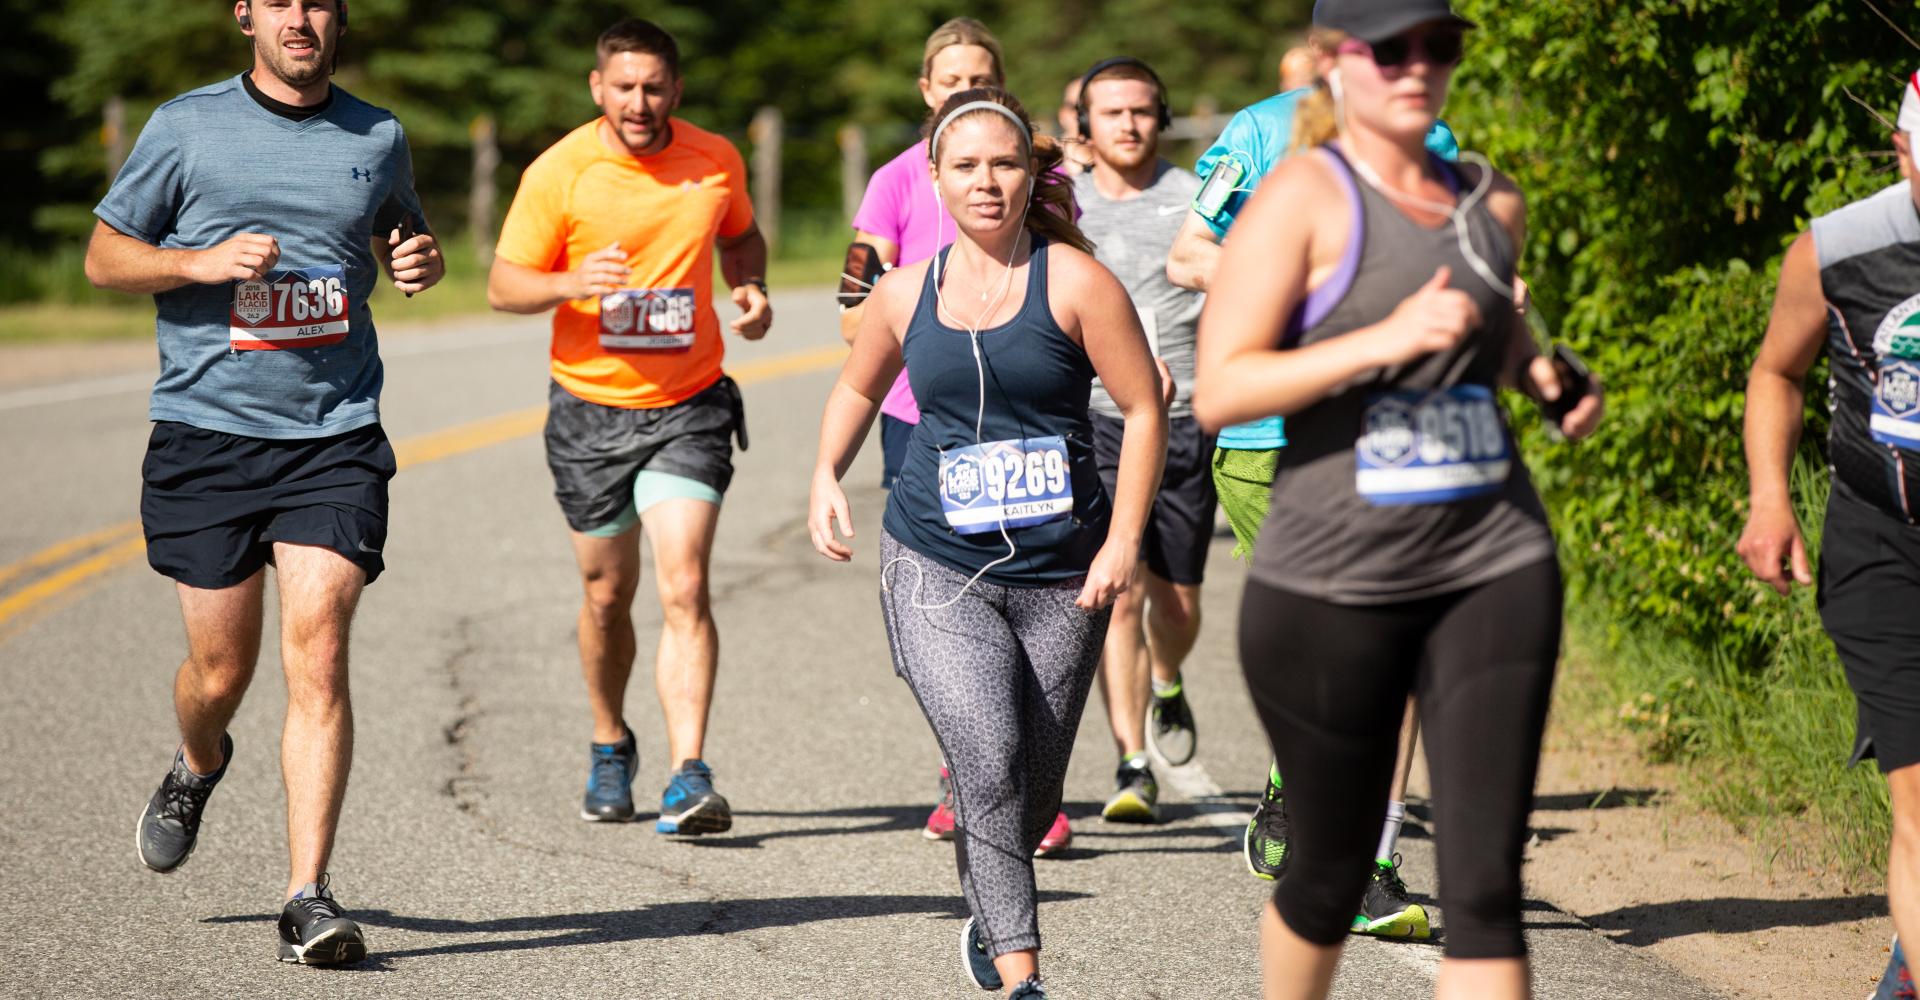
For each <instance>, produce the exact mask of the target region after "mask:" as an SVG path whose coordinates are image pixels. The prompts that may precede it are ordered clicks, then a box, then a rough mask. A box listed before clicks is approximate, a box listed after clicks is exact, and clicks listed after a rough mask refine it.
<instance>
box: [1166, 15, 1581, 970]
mask: <svg viewBox="0 0 1920 1000" xmlns="http://www.w3.org/2000/svg"><path fill="white" fill-rule="evenodd" d="M1470 27H1472V24H1471V23H1470V22H1467V21H1465V20H1464V19H1462V18H1460V17H1458V16H1456V15H1455V14H1453V12H1452V11H1451V10H1450V9H1449V7H1448V5H1447V2H1446V0H1321V2H1320V3H1319V4H1317V5H1316V7H1315V11H1314V37H1313V44H1314V47H1315V49H1316V50H1317V52H1318V53H1319V55H1320V59H1321V69H1322V73H1323V76H1324V78H1325V79H1326V81H1327V82H1326V84H1325V86H1324V87H1323V90H1322V92H1321V94H1320V99H1321V100H1320V103H1321V105H1322V106H1323V107H1324V108H1325V110H1326V111H1327V112H1329V113H1330V117H1331V119H1332V122H1331V124H1332V126H1334V128H1337V134H1338V142H1329V141H1327V139H1328V136H1326V135H1325V134H1319V135H1314V134H1311V133H1310V132H1307V131H1301V132H1299V133H1297V134H1296V137H1295V139H1296V143H1297V144H1299V145H1301V146H1309V147H1315V148H1314V149H1312V150H1311V151H1310V152H1302V153H1301V155H1297V156H1293V157H1290V158H1289V159H1287V160H1286V161H1285V162H1283V163H1282V164H1281V165H1280V166H1279V167H1277V168H1276V169H1275V170H1274V171H1273V172H1272V173H1271V174H1269V175H1268V176H1267V178H1266V179H1265V180H1264V181H1263V182H1262V184H1261V185H1260V187H1259V189H1258V190H1257V191H1256V192H1255V193H1254V195H1253V197H1252V198H1251V199H1250V200H1249V202H1248V205H1247V208H1246V210H1245V211H1244V212H1243V213H1242V215H1241V216H1240V219H1239V221H1238V222H1237V224H1236V225H1235V226H1234V230H1233V239H1232V240H1230V241H1228V243H1227V244H1226V247H1225V250H1224V252H1223V256H1222V258H1221V261H1220V268H1219V271H1218V273H1217V274H1216V275H1215V279H1214V282H1213V285H1212V287H1211V290H1210V293H1209V295H1208V301H1207V305H1206V311H1205V313H1204V314H1203V315H1202V318H1201V329H1200V338H1199V349H1198V358H1197V362H1198V363H1197V372H1196V380H1195V390H1194V412H1195V414H1196V415H1197V416H1198V417H1199V418H1200V420H1201V421H1202V422H1203V423H1205V424H1209V425H1213V426H1220V425H1225V424H1237V423H1243V422H1245V421H1248V420H1253V419H1258V418H1261V417H1267V416H1272V415H1275V414H1279V415H1282V416H1284V417H1286V420H1287V438H1288V444H1287V447H1286V449H1285V450H1284V451H1283V452H1282V454H1281V456H1280V467H1279V471H1278V473H1277V475H1276V476H1275V480H1274V492H1273V503H1272V506H1271V508H1270V510H1269V512H1268V515H1267V520H1266V522H1265V524H1263V526H1262V527H1261V530H1260V536H1259V542H1258V544H1257V546H1256V548H1255V551H1254V560H1253V569H1252V572H1251V573H1250V579H1249V580H1248V582H1247V590H1246V596H1245V598H1244V600H1243V604H1242V607H1241V614H1240V651H1241V660H1242V669H1243V670H1244V672H1245V674H1246V678H1247V683H1248V687H1249V689H1250V691H1251V693H1252V695H1253V699H1254V703H1255V707H1256V708H1257V709H1258V710H1259V712H1260V715H1261V720H1262V722H1263V723H1264V724H1265V726H1266V729H1267V735H1268V738H1269V741H1270V742H1271V743H1272V744H1273V750H1274V755H1275V759H1276V760H1277V761H1278V762H1279V765H1280V773H1281V774H1282V775H1283V776H1285V778H1286V786H1285V790H1284V794H1285V808H1286V809H1287V811H1288V814H1289V816H1290V819H1291V833H1292V843H1291V845H1290V856H1289V859H1288V860H1289V870H1288V873H1287V875H1286V876H1285V877H1284V878H1282V879H1281V880H1280V881H1279V883H1278V884H1277V886H1276V888H1275V890H1274V898H1273V903H1272V904H1271V905H1270V906H1269V907H1268V908H1267V909H1266V911H1265V913H1264V915H1263V919H1262V923H1261V946H1262V947H1261V951H1262V964H1263V971H1264V975H1265V980H1266V989H1267V996H1268V997H1270V998H1272V997H1288V998H1294V997H1324V996H1326V995H1327V993H1328V991H1329V990H1330V989H1331V986H1332V980H1333V973H1334V968H1335V965H1336V964H1337V962H1338V960H1339V955H1340V946H1341V943H1342V942H1343V941H1344V939H1345V938H1346V936H1347V934H1348V933H1349V930H1350V929H1352V928H1353V927H1354V926H1355V924H1356V923H1357V922H1358V918H1355V917H1354V913H1355V912H1356V910H1357V909H1358V907H1359V904H1360V902H1361V899H1362V893H1363V890H1364V889H1365V888H1366V885H1367V880H1368V879H1369V877H1370V875H1371V873H1372V870H1373V869H1375V868H1377V867H1378V864H1377V863H1376V859H1375V858H1374V857H1373V855H1372V851H1371V847H1372V844H1371V841H1370V834H1371V833H1372V832H1373V831H1374V830H1376V829H1378V824H1379V817H1380V814H1381V809H1382V807H1383V806H1384V805H1385V801H1386V796H1387V789H1388V783H1389V781H1390V779H1391V775H1392V768H1393V762H1394V751H1395V740H1394V736H1395V733H1396V732H1397V731H1398V729H1399V726H1400V721H1401V717H1402V710H1403V708H1404V707H1405V705H1406V701H1407V697H1408V695H1409V694H1410V693H1411V694H1413V695H1415V696H1416V697H1417V699H1418V703H1419V712H1420V716H1421V718H1422V720H1423V721H1424V724H1425V728H1426V734H1425V735H1426V746H1427V758H1428V763H1429V770H1430V772H1431V774H1432V802H1433V809H1434V822H1435V826H1436V844H1437V848H1438V852H1437V853H1438V861H1439V874H1440V904H1441V909H1442V911H1443V914H1444V916H1445V925H1446V941H1445V948H1446V954H1447V961H1445V962H1444V963H1442V965H1441V972H1440V976H1439V980H1438V983H1437V984H1436V991H1435V995H1436V996H1438V997H1442V998H1454V1000H1458V998H1467V997H1472V998H1496V1000H1520V998H1523V997H1526V996H1528V995H1529V993H1530V984H1529V972H1528V967H1527V961H1526V945H1525V941H1524V939H1523V937H1522V933H1521V919H1520V917H1521V911H1520V907H1521V891H1520V889H1521V882H1520V863H1521V853H1522V848H1523V845H1524V844H1525V841H1526V837H1527V813H1528V809H1529V808H1530V806H1531V803H1532V795H1533V783H1534V776H1535V771H1536V769H1537V766H1538V761H1539V750H1540V736H1541V732H1542V728H1543V726H1544V724H1545V721H1546V712H1547V704H1548V698H1549V695H1550V692H1551V690H1552V681H1553V672H1554V665H1555V661H1556V659H1557V657H1558V653H1559V641H1560V620H1561V608H1560V574H1559V567H1558V563H1557V560H1556V557H1555V551H1554V544H1553V536H1552V533H1551V531H1550V530H1549V528H1548V526H1547V517H1546V513H1545V511H1544V510H1543V509H1542V507H1541V505H1540V500H1539V497H1538V496H1537V495H1536V494H1535V492H1534V489H1533V486H1532V483H1531V482H1530V481H1529V479H1528V478H1527V474H1526V467H1525V465H1524V463H1523V462H1522V461H1521V458H1520V456H1519V454H1518V452H1517V449H1516V448H1515V446H1514V440H1513V435H1512V433H1511V432H1510V430H1509V429H1508V427H1507V422H1506V414H1505V412H1504V410H1503V409H1502V408H1501V403H1500V399H1499V397H1498V395H1497V391H1498V390H1499V389H1500V388H1502V387H1516V388H1526V389H1531V390H1532V391H1534V392H1535V393H1536V394H1537V395H1540V396H1549V397H1551V396H1554V395H1557V391H1555V390H1556V389H1557V384H1555V383H1554V380H1553V378H1552V376H1553V372H1552V366H1551V365H1549V364H1548V363H1546V362H1544V361H1541V360H1540V359H1538V358H1537V357H1534V355H1535V354H1536V352H1535V350H1534V348H1533V343H1532V341H1531V339H1530V337H1529V336H1528V335H1527V333H1526V329H1525V324H1524V322H1523V320H1522V317H1521V316H1520V313H1519V312H1517V311H1516V309H1515V304H1514V299H1515V295H1514V289H1515V282H1514V266H1515V263H1516V261H1517V260H1518V259H1519V255H1520V249H1521V246H1522V243H1523V241H1524V239H1525V236H1526V225H1525V213H1524V207H1523V203H1522V200H1521V196H1520V192H1519V190H1518V189H1517V188H1515V187H1514V186H1513V184H1512V182H1510V181H1508V180H1507V179H1506V178H1505V177H1502V176H1500V175H1499V174H1497V173H1496V172H1494V171H1493V170H1492V168H1491V167H1490V166H1488V165H1486V162H1485V161H1484V160H1481V161H1480V163H1479V165H1478V166H1477V167H1473V168H1460V169H1455V168H1453V167H1451V166H1450V165H1448V164H1445V163H1443V162H1442V161H1440V160H1438V159H1437V158H1435V157H1433V156H1432V155H1431V154H1429V153H1428V152H1427V150H1426V149H1425V147H1424V144H1423V140H1424V138H1425V136H1426V134H1427V131H1428V129H1430V128H1431V127H1432V125H1433V122H1434V118H1435V115H1436V114H1437V113H1438V111H1439V109H1440V106H1441V104H1442V103H1443V102H1444V101H1445V98H1446V88H1447V83H1448V80H1449V78H1450V76H1451V73H1452V70H1453V67H1454V66H1455V64H1456V63H1458V61H1459V58H1460V54H1461V39H1462V34H1463V31H1464V29H1467V28H1470ZM1312 117H1313V116H1311V115H1303V116H1302V119H1301V120H1302V122H1309V123H1310V121H1311V119H1312ZM1309 127H1310V126H1309ZM1334 128H1329V129H1327V130H1326V131H1333V130H1334ZM1549 385H1554V388H1553V389H1549V388H1548V386H1549ZM1599 411H1600V400H1599V398H1598V394H1597V393H1594V394H1592V395H1591V396H1590V398H1585V399H1583V400H1582V401H1581V402H1580V403H1579V404H1578V406H1577V407H1576V408H1575V409H1574V410H1573V411H1572V412H1571V413H1569V414H1567V415H1566V417H1565V418H1564V420H1563V421H1562V423H1561V427H1562V429H1563V430H1564V431H1565V432H1566V433H1567V434H1568V436H1569V437H1580V436H1583V435H1584V434H1586V433H1588V432H1591V431H1592V430H1593V428H1594V426H1595V424H1596V423H1597V421H1598V419H1599ZM1356 792H1358V793H1359V794H1356ZM1397 864H1398V861H1397V859H1388V860H1387V861H1386V862H1385V865H1386V866H1387V867H1388V868H1392V867H1397Z"/></svg>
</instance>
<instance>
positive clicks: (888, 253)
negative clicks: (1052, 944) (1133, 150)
mask: <svg viewBox="0 0 1920 1000" xmlns="http://www.w3.org/2000/svg"><path fill="white" fill-rule="evenodd" d="M1005 85H1006V73H1005V71H1004V70H1003V69H1002V63H1001V58H1000V40H999V39H997V38H995V37H994V36H993V32H991V31H988V30H987V26H986V25H984V24H981V23H980V22H979V21H976V20H974V19H973V18H970V17H956V18H954V19H953V20H951V21H948V22H947V23H945V24H943V25H941V26H940V27H938V28H936V29H934V32H933V34H931V35H928V36H927V47H926V54H925V55H924V56H923V57H922V58H921V61H920V96H921V97H922V98H923V99H925V101H926V102H927V107H929V108H937V107H940V106H941V105H942V104H945V103H946V101H947V98H949V97H952V96H953V95H954V94H957V93H959V92H961V91H963V90H971V89H973V88H975V87H1003V86H1005ZM942 223H944V224H945V226H944V227H945V232H941V231H940V230H941V228H942ZM954 235H955V234H954V228H953V224H952V222H951V221H950V220H947V219H946V210H945V209H944V208H942V207H941V205H940V201H939V198H938V197H936V196H935V194H934V190H933V181H932V175H931V174H930V173H929V172H928V169H927V144H926V141H925V140H921V141H920V142H916V143H914V144H913V145H912V146H911V147H909V148H908V149H906V150H905V151H904V152H902V153H901V154H900V155H899V156H896V157H894V158H893V159H891V160H889V161H887V163H886V165H885V166H883V167H881V168H880V169H878V170H876V171H874V172H873V177H872V178H871V179H869V180H868V181H867V193H866V194H865V195H864V196H863V197H862V198H861V199H860V210H859V211H858V212H855V213H854V215H853V241H854V244H855V247H854V248H853V250H852V252H850V253H849V254H848V261H849V262H850V263H851V262H853V261H854V260H855V259H856V258H857V257H863V256H865V253H864V251H860V250H858V245H859V244H862V243H864V244H866V245H867V246H869V247H871V248H873V256H874V257H877V258H878V260H879V263H880V265H881V266H884V267H889V268H892V267H901V266H904V265H907V264H914V263H918V262H919V261H922V260H925V259H927V258H929V257H932V256H933V255H934V254H935V253H936V252H937V251H939V249H940V247H941V245H942V244H943V243H950V242H952V241H953V238H954ZM847 273H848V274H849V275H852V276H853V277H855V278H858V277H860V275H859V274H858V272H856V271H854V270H853V268H851V267H850V268H849V269H848V272H847ZM854 287H856V288H857V287H858V284H857V283H856V284H855V286H854ZM842 301H843V302H844V301H845V300H844V299H843V300H842ZM865 309H866V307H865V305H864V304H862V305H843V306H842V307H841V311H840V336H841V337H842V338H844V339H845V340H846V341H847V342H848V343H849V344H851V343H852V342H853V334H854V331H855V330H858V329H859V328H860V315H861V313H862V312H864V311H865ZM919 422H920V408H919V407H918V406H917V405H915V404H914V401H913V390H912V389H909V388H908V387H907V373H906V371H905V370H902V371H901V372H900V377H899V378H897V379H895V380H894V383H893V388H892V389H889V390H888V391H887V398H886V399H885V400H883V401H882V402H881V404H880V451H881V455H882V456H883V459H882V461H883V464H882V471H881V474H880V485H881V486H882V487H887V488H891V487H892V485H893V478H894V476H895V475H896V474H898V473H899V471H900V463H901V460H902V458H903V457H904V456H905V455H906V453H907V439H908V437H909V436H910V435H912V433H913V428H914V425H916V424H918V423H919ZM922 834H923V835H924V836H925V837H926V838H927V839H928V840H952V839H953V793H952V791H951V790H950V786H949V784H948V781H947V769H946V768H945V767H942V768H941V769H940V803H939V804H938V805H936V806H934V808H933V813H932V814H931V815H929V816H928V817H927V826H926V829H925V830H924V831H922ZM1072 836H1073V833H1072V830H1071V829H1069V828H1068V826H1067V815H1066V813H1061V814H1060V815H1058V816H1056V817H1054V821H1053V828H1052V829H1051V830H1048V831H1047V835H1046V838H1045V839H1044V840H1042V841H1041V843H1040V849H1039V850H1037V851H1035V852H1034V853H1035V854H1036V855H1042V856H1044V855H1047V854H1051V853H1053V852H1055V851H1058V850H1061V849H1062V848H1065V847H1066V846H1067V842H1068V841H1069V840H1070V839H1071V838H1072Z"/></svg>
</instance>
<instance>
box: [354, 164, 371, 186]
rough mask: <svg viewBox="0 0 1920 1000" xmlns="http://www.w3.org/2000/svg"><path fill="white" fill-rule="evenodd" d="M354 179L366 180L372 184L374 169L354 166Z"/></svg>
mask: <svg viewBox="0 0 1920 1000" xmlns="http://www.w3.org/2000/svg"><path fill="white" fill-rule="evenodd" d="M353 179H354V180H356V181H366V182H367V183H368V184H372V183H373V171H371V170H362V169H360V168H359V167H354V168H353Z"/></svg>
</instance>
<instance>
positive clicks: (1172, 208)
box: [1154, 205, 1187, 215]
mask: <svg viewBox="0 0 1920 1000" xmlns="http://www.w3.org/2000/svg"><path fill="white" fill-rule="evenodd" d="M1186 210H1187V206H1185V205H1160V206H1156V207H1155V208H1154V211H1156V212H1158V213H1160V214H1161V215H1172V214H1173V213H1175V212H1184V211H1186Z"/></svg>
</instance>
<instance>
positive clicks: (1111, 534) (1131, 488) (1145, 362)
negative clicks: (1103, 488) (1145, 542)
mask: <svg viewBox="0 0 1920 1000" xmlns="http://www.w3.org/2000/svg"><path fill="white" fill-rule="evenodd" d="M1067 258H1068V254H1067V252H1066V251H1065V250H1064V249H1056V250H1055V251H1054V262H1055V264H1054V266H1055V267H1056V268H1057V269H1058V270H1059V271H1061V272H1066V273H1063V274H1062V275H1061V276H1062V277H1063V278H1067V279H1069V280H1070V284H1069V285H1068V287H1067V288H1064V289H1062V291H1064V292H1067V293H1068V294H1067V295H1066V296H1065V299H1066V301H1070V302H1072V303H1073V304H1074V311H1075V314H1076V319H1077V321H1078V323H1077V329H1078V330H1079V332H1080V338H1081V344H1082V346H1084V347H1085V348H1086V351H1087V360H1089V361H1091V362H1092V363H1093V371H1094V374H1095V375H1098V376H1099V378H1100V384H1101V385H1103V386H1105V387H1106V390H1107V395H1109V396H1111V397H1112V398H1113V402H1114V405H1116V406H1118V407H1119V408H1120V413H1121V416H1122V417H1123V419H1124V420H1125V422H1126V423H1125V430H1124V432H1123V433H1122V435H1121V438H1120V469H1119V472H1118V474H1117V475H1116V476H1115V481H1114V491H1113V492H1114V496H1113V516H1112V520H1111V521H1110V522H1109V525H1108V527H1107V540H1106V542H1105V543H1104V544H1103V545H1101V547H1100V551H1099V552H1098V553H1097V554H1096V555H1095V556H1094V560H1093V564H1092V565H1091V566H1089V567H1088V569H1087V582H1086V586H1085V587H1083V588H1082V589H1081V592H1080V597H1079V600H1078V602H1077V603H1078V604H1079V605H1080V606H1081V607H1082V608H1086V609H1088V610H1092V609H1095V608H1101V607H1105V606H1106V605H1108V604H1110V603H1112V602H1113V600H1114V599H1115V598H1116V597H1118V596H1120V594H1122V593H1124V592H1125V591H1126V590H1127V588H1128V586H1130V585H1131V583H1132V578H1133V571H1134V565H1135V564H1136V563H1137V562H1138V561H1139V559H1140V541H1141V538H1142V537H1143V536H1144V534H1145V532H1146V524H1147V514H1148V512H1149V511H1150V510H1151V509H1152V506H1153V497H1154V494H1156V493H1158V492H1159V490H1160V476H1161V474H1162V472H1164V471H1165V468H1166V459H1167V408H1166V403H1165V402H1164V399H1165V397H1164V396H1163V395H1162V393H1161V382H1160V369H1159V367H1158V366H1157V365H1156V364H1155V363H1154V357H1153V352H1152V351H1151V350H1149V349H1148V347H1147V335H1146V331H1144V330H1142V329H1141V328H1140V314H1139V312H1138V311H1137V310H1136V309H1134V306H1133V300H1132V299H1131V298H1129V297H1128V295H1127V290H1126V288H1125V286H1123V285H1121V284H1120V280H1119V279H1118V278H1115V277H1114V276H1113V273H1112V272H1110V271H1108V270H1107V269H1106V268H1105V267H1103V266H1101V265H1100V264H1099V263H1098V262H1096V261H1094V260H1093V259H1091V258H1087V257H1084V256H1079V259H1077V260H1074V261H1073V263H1074V264H1077V265H1080V266H1075V267H1071V268H1069V267H1065V266H1062V265H1065V264H1067V263H1068V260H1067ZM1049 291H1050V293H1051V292H1052V290H1051V289H1049ZM1053 300H1054V301H1056V302H1057V301H1061V296H1058V295H1057V294H1056V295H1054V296H1053ZM1069 329H1074V327H1073V326H1069Z"/></svg>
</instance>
